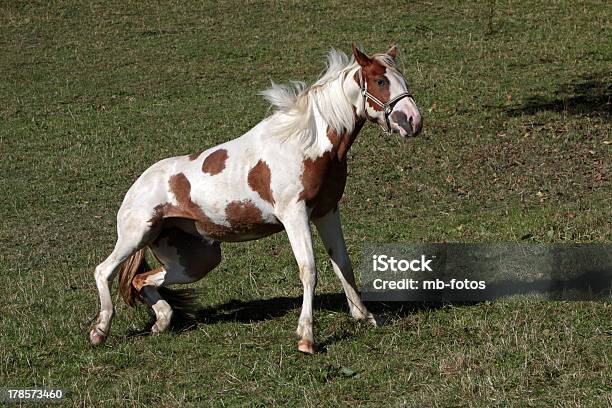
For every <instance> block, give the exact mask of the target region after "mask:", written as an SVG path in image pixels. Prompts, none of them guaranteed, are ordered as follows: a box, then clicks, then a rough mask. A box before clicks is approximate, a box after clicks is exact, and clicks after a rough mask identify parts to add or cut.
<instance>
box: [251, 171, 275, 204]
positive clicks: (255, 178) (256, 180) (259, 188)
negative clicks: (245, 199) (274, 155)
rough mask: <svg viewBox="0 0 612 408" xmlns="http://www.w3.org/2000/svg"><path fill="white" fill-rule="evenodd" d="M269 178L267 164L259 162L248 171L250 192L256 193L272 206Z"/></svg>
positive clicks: (272, 199) (272, 198)
mask: <svg viewBox="0 0 612 408" xmlns="http://www.w3.org/2000/svg"><path fill="white" fill-rule="evenodd" d="M271 176H272V175H271V173H270V167H269V166H268V164H267V163H266V162H265V161H263V160H260V161H258V162H257V164H256V165H255V166H254V167H253V168H252V169H251V170H249V176H248V178H247V180H248V183H249V187H251V190H253V191H256V192H257V194H259V196H260V197H261V198H262V199H264V200H266V201H267V202H269V203H270V204H272V205H274V197H273V195H272V187H271V185H270V181H271Z"/></svg>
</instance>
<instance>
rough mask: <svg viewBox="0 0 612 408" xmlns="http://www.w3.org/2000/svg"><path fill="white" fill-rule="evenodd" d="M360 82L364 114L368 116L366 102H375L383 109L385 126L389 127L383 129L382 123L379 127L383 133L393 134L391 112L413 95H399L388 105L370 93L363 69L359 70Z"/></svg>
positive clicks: (388, 102) (406, 93)
mask: <svg viewBox="0 0 612 408" xmlns="http://www.w3.org/2000/svg"><path fill="white" fill-rule="evenodd" d="M359 80H360V82H361V83H360V84H359V87H360V88H361V96H363V112H364V113H365V114H366V116H367V114H368V113H367V110H366V101H367V100H368V99H369V100H371V101H372V102H374V103H375V104H377V105H378V106H380V107H381V108H382V109H383V112H384V114H385V124H386V125H387V127H386V128H385V127H383V125H381V124H380V123H379V124H378V126H380V128H381V129H382V130H383V132H385V133H391V123H390V122H389V115H391V112H392V111H393V107H394V106H395V105H396V104H397V103H398V102H399V101H400V100H401V99H404V98H412V94H411V93H410V92H403V93H401V94H399V95H397V96H396V97H394V98H391V99H390V100H388V101H387V103H383V102H381V101H380V100H379V99H378V98H377V97H375V96H374V95H372V94H371V93H369V92H368V82H367V81H364V79H363V68H360V69H359Z"/></svg>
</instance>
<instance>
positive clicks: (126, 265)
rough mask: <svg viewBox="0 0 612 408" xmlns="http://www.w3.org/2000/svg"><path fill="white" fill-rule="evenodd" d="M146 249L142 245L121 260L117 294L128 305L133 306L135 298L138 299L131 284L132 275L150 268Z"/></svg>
mask: <svg viewBox="0 0 612 408" xmlns="http://www.w3.org/2000/svg"><path fill="white" fill-rule="evenodd" d="M146 250H147V247H144V248H142V249H139V250H138V251H136V252H134V253H133V254H132V256H130V257H129V258H128V259H126V260H125V261H124V262H123V265H121V269H120V270H119V294H121V297H122V298H123V300H124V302H125V303H127V304H128V306H135V305H136V302H137V300H138V299H140V295H139V294H138V291H137V290H136V288H135V287H134V286H133V285H132V280H133V279H134V276H136V275H138V274H139V273H143V272H147V271H148V270H150V269H151V268H150V267H149V264H148V263H147V260H146V259H145V253H146Z"/></svg>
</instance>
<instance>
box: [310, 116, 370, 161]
mask: <svg viewBox="0 0 612 408" xmlns="http://www.w3.org/2000/svg"><path fill="white" fill-rule="evenodd" d="M352 108H353V127H352V129H345V130H344V131H343V132H337V131H335V130H333V129H332V128H331V126H329V124H328V123H327V122H326V121H325V119H324V118H323V115H321V113H320V112H319V111H318V108H317V107H316V106H315V107H314V109H315V115H314V116H315V121H316V122H317V126H316V128H317V137H316V139H317V141H321V140H329V142H330V143H331V145H332V147H331V156H332V158H335V159H337V160H338V161H344V160H346V155H347V154H348V151H349V149H350V148H351V146H352V145H353V142H354V141H355V139H356V138H357V135H358V134H359V132H360V131H361V128H362V127H363V125H364V123H365V118H362V117H361V116H360V115H358V113H357V108H356V107H355V106H354V105H353V106H352ZM319 145H321V143H320V142H319ZM328 146H329V145H328Z"/></svg>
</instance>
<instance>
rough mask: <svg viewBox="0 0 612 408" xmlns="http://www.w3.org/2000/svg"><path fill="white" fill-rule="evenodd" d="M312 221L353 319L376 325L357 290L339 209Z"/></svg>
mask: <svg viewBox="0 0 612 408" xmlns="http://www.w3.org/2000/svg"><path fill="white" fill-rule="evenodd" d="M313 222H314V224H315V226H316V227H317V230H318V231H319V235H320V236H321V240H322V241H323V245H325V249H326V250H327V253H328V254H329V258H330V259H331V263H332V266H333V268H334V272H335V273H336V275H337V276H338V278H340V282H342V287H343V288H344V293H345V294H346V300H347V301H348V305H349V310H350V311H351V315H352V316H353V317H354V318H355V319H358V320H367V321H369V322H370V323H372V324H374V325H377V324H378V323H380V322H378V321H377V319H376V318H375V317H374V316H373V315H372V313H370V312H369V311H368V309H366V307H365V305H364V304H363V302H361V299H360V297H359V292H358V291H357V285H356V284H355V275H354V274H353V266H352V265H351V260H350V259H349V256H348V252H347V250H346V244H345V243H344V236H343V234H342V225H341V223H340V210H339V209H338V208H337V207H336V208H335V209H334V210H332V211H330V212H328V213H327V214H325V215H324V216H323V217H321V218H317V219H314V220H313Z"/></svg>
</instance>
